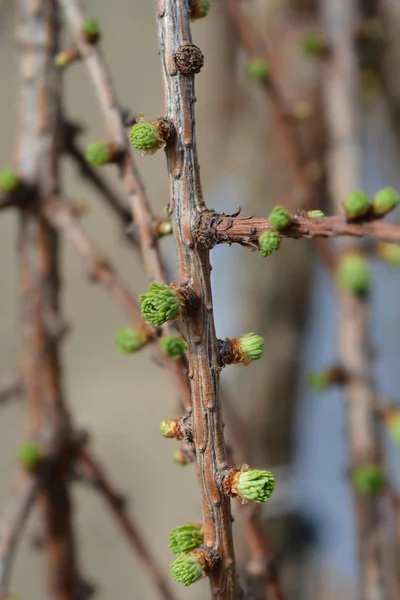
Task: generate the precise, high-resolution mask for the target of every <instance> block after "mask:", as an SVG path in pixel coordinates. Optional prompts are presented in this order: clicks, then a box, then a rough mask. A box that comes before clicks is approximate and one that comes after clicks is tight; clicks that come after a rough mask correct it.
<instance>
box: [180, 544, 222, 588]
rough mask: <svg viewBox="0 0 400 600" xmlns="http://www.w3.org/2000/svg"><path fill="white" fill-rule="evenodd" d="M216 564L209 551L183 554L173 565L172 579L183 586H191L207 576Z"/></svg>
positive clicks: (199, 549) (193, 551) (194, 551)
mask: <svg viewBox="0 0 400 600" xmlns="http://www.w3.org/2000/svg"><path fill="white" fill-rule="evenodd" d="M214 564H215V558H214V557H213V555H212V554H211V552H209V551H208V550H205V549H203V548H198V549H196V550H192V552H190V553H189V554H181V556H178V558H177V559H175V560H174V562H173V563H172V564H171V574H172V577H173V578H174V579H175V581H177V582H178V583H181V584H182V585H186V586H188V585H191V584H192V583H195V582H196V581H198V580H199V579H201V578H202V577H204V576H205V575H207V574H208V573H209V572H210V571H211V569H212V568H213V566H214Z"/></svg>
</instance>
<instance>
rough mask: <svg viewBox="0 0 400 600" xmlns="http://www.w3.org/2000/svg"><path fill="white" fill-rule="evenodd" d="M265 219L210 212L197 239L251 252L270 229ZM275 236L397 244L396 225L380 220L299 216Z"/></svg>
mask: <svg viewBox="0 0 400 600" xmlns="http://www.w3.org/2000/svg"><path fill="white" fill-rule="evenodd" d="M272 229H273V228H272V227H271V226H270V224H269V222H268V219H264V218H261V217H244V218H243V217H242V218H240V217H231V216H229V215H219V214H217V213H214V212H213V211H209V212H207V213H204V214H203V215H202V217H201V221H200V226H199V229H198V232H197V238H198V239H199V240H200V241H201V242H202V243H204V244H205V245H206V246H207V247H208V248H212V247H214V246H215V245H217V244H234V243H236V244H241V245H243V246H248V247H249V248H251V249H253V250H255V249H257V247H258V246H257V243H258V238H259V236H260V235H261V233H263V231H267V230H272ZM279 234H280V235H281V236H282V237H287V238H294V239H300V238H316V237H322V238H328V237H338V236H350V237H365V236H370V237H373V238H374V239H376V240H380V241H385V242H394V243H400V225H397V224H393V223H387V222H385V221H381V220H380V219H371V220H365V221H359V222H356V223H354V222H353V223H351V222H347V221H346V218H345V217H344V216H337V217H323V218H318V219H315V218H312V217H309V216H308V215H307V213H303V214H295V215H293V216H292V217H291V223H290V225H289V226H288V227H287V228H286V229H283V230H281V231H279Z"/></svg>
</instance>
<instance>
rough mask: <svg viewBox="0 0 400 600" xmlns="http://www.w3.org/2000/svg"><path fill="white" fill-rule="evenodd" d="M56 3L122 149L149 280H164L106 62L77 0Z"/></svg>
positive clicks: (123, 171) (125, 179)
mask: <svg viewBox="0 0 400 600" xmlns="http://www.w3.org/2000/svg"><path fill="white" fill-rule="evenodd" d="M59 4H60V5H61V6H62V7H63V9H64V12H65V16H66V19H67V21H68V23H69V25H70V28H71V32H72V35H73V38H74V41H75V43H76V46H77V48H78V50H79V53H80V55H81V57H82V60H83V62H84V64H85V66H86V67H87V70H88V73H89V75H90V77H91V79H92V82H93V85H94V88H95V90H96V93H97V96H98V99H99V102H100V106H101V109H102V111H103V114H104V118H105V122H106V125H107V133H108V135H109V136H110V140H111V141H113V142H114V143H115V144H116V145H117V147H119V148H121V149H122V150H123V152H124V155H123V158H122V159H121V163H120V166H121V175H122V179H123V183H124V185H125V187H126V190H127V192H128V195H129V198H130V203H131V210H132V217H133V220H134V222H135V225H136V227H137V231H138V234H139V239H140V247H141V250H142V255H143V260H144V264H145V268H146V272H147V274H148V276H149V278H150V279H151V280H153V281H156V282H158V283H164V282H165V270H164V266H163V264H162V261H161V257H160V252H159V247H158V242H157V237H158V236H157V234H156V231H155V227H154V221H155V219H154V216H153V214H152V211H151V208H150V204H149V202H148V199H147V196H146V193H145V189H144V185H143V182H142V181H141V178H140V175H139V173H138V170H137V167H136V163H135V159H134V156H133V150H132V147H131V144H130V142H129V140H128V137H127V135H126V131H125V125H124V120H123V115H122V111H121V107H120V104H119V102H118V98H117V94H116V91H115V89H114V86H113V83H112V79H111V75H110V73H109V70H108V66H107V64H106V62H105V60H104V57H103V55H102V52H101V50H100V48H99V46H98V45H95V46H94V45H93V44H90V43H88V42H87V41H86V40H85V38H84V36H83V35H82V33H81V31H82V26H83V23H84V20H85V17H84V13H83V10H82V8H81V6H80V2H79V0H59Z"/></svg>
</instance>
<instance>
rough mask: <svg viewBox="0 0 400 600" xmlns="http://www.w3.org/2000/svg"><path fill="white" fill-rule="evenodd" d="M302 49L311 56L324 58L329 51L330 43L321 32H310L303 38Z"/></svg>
mask: <svg viewBox="0 0 400 600" xmlns="http://www.w3.org/2000/svg"><path fill="white" fill-rule="evenodd" d="M301 49H302V51H303V54H305V55H306V56H308V57H310V58H322V57H324V56H326V54H327V52H328V44H327V42H326V40H325V38H324V37H323V36H322V35H320V34H319V33H308V34H307V35H305V36H304V37H303V38H302V40H301Z"/></svg>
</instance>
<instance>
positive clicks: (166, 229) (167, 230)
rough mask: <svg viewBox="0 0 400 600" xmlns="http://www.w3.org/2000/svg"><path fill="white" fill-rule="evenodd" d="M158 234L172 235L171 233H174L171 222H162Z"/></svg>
mask: <svg viewBox="0 0 400 600" xmlns="http://www.w3.org/2000/svg"><path fill="white" fill-rule="evenodd" d="M158 233H159V235H171V233H172V223H171V221H161V222H160V223H159V224H158Z"/></svg>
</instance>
